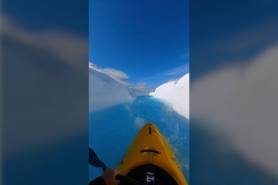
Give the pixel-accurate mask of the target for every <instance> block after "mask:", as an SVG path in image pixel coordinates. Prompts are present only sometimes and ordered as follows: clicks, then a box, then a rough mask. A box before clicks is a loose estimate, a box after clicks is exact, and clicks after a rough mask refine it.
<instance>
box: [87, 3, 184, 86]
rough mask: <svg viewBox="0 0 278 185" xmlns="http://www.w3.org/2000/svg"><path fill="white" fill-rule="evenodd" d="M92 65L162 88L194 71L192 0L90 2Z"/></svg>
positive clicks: (90, 56)
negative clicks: (190, 20)
mask: <svg viewBox="0 0 278 185" xmlns="http://www.w3.org/2000/svg"><path fill="white" fill-rule="evenodd" d="M89 13H90V18H89V21H90V24H89V29H90V30H89V33H90V53H89V58H90V61H91V62H93V63H95V64H96V65H97V66H98V67H110V68H114V69H117V70H121V71H123V72H125V73H127V75H128V77H129V79H128V80H129V81H130V82H132V83H139V82H146V83H147V84H148V85H150V86H153V85H158V84H160V83H163V82H165V81H167V80H170V79H175V78H178V77H180V76H181V75H182V74H184V73H186V72H188V62H189V55H188V45H189V42H188V30H189V27H188V26H189V25H188V24H189V23H188V1H187V0H176V1H172V0H152V1H149V0H141V1H130V0H117V1H114V0H101V1H90V11H89Z"/></svg>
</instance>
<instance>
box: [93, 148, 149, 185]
mask: <svg viewBox="0 0 278 185" xmlns="http://www.w3.org/2000/svg"><path fill="white" fill-rule="evenodd" d="M89 164H90V165H92V166H95V167H100V168H102V171H105V170H106V169H107V166H106V164H105V163H104V162H102V160H100V159H99V158H98V156H97V154H96V153H95V151H94V150H92V149H91V148H89ZM116 179H118V180H119V181H121V182H124V183H125V184H132V185H145V184H143V183H141V182H138V181H137V180H135V179H133V178H130V177H128V176H124V175H120V174H118V175H117V176H116Z"/></svg>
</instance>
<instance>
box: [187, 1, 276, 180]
mask: <svg viewBox="0 0 278 185" xmlns="http://www.w3.org/2000/svg"><path fill="white" fill-rule="evenodd" d="M277 20H278V2H277V1H271V0H259V1H250V0H233V1H223V0H210V1H206V0H192V1H190V73H191V74H190V77H191V83H190V165H191V166H190V184H191V185H211V184H213V185H224V184H225V185H232V184H237V185H247V184H252V185H262V184H267V185H277V184H278V147H277V146H278V145H277V140H278V135H277V131H278V122H277V113H278V111H277V104H278V98H277V96H278V85H277V84H278V83H277V79H278V77H277V70H278V62H277V61H278V47H277V46H278V34H277V33H278V21H277Z"/></svg>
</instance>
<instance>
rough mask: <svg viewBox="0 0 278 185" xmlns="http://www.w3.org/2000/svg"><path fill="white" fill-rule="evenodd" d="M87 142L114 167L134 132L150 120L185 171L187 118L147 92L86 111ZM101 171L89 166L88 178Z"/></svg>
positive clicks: (187, 137) (186, 159)
mask: <svg viewBox="0 0 278 185" xmlns="http://www.w3.org/2000/svg"><path fill="white" fill-rule="evenodd" d="M89 120H90V125H89V135H90V137H89V139H90V141H89V144H90V147H92V148H93V149H94V150H95V151H96V153H97V154H98V156H99V157H100V158H101V159H102V160H103V161H104V162H105V163H106V164H107V166H109V167H116V166H117V165H118V164H119V162H120V160H121V159H122V157H123V156H124V154H125V152H126V151H127V148H128V146H129V145H130V144H131V142H132V141H133V139H134V138H135V136H136V134H137V132H138V131H139V130H140V128H141V127H142V126H143V125H144V124H145V123H146V122H152V123H154V124H155V125H156V126H157V127H158V128H159V129H160V131H161V133H162V134H163V135H164V136H165V137H166V139H167V140H168V142H169V143H170V145H171V146H172V147H173V149H174V151H175V152H176V155H177V159H178V161H179V163H180V165H181V166H182V169H183V172H184V173H185V175H186V176H187V175H188V164H189V162H188V161H189V151H188V150H189V125H188V120H187V119H185V118H184V117H182V116H180V115H178V114H177V113H176V112H175V111H173V110H172V108H171V107H169V106H168V105H166V104H165V103H163V102H162V101H159V100H158V99H155V98H153V97H149V96H143V97H138V98H137V99H136V100H134V101H133V102H132V103H127V104H120V105H117V106H114V107H110V108H108V109H105V110H102V111H98V112H94V113H90V115H89ZM100 174H101V171H100V169H96V168H94V167H90V178H91V179H92V178H94V177H96V176H98V175H100Z"/></svg>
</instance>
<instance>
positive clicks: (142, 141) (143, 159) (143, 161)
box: [118, 123, 188, 185]
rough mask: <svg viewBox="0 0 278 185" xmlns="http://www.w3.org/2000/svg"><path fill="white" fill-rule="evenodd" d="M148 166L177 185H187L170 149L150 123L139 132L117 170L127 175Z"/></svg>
mask: <svg viewBox="0 0 278 185" xmlns="http://www.w3.org/2000/svg"><path fill="white" fill-rule="evenodd" d="M149 164H151V165H155V166H157V167H159V168H161V169H163V170H164V171H166V172H167V173H168V174H169V175H170V176H171V177H172V178H173V179H174V180H175V181H176V183H177V184H178V185H188V182H187V180H186V179H185V176H184V174H183V172H182V170H181V168H180V166H179V164H178V162H177V159H176V156H175V154H174V152H173V150H172V148H171V147H170V145H169V144H168V143H167V141H166V139H165V138H164V137H163V135H162V134H161V133H160V131H159V129H158V128H157V127H156V126H155V125H154V124H152V123H147V124H146V125H145V126H144V127H143V128H142V129H141V130H140V131H139V133H138V134H137V136H136V138H135V139H134V141H133V142H132V144H131V145H130V147H129V148H128V151H127V153H126V155H125V156H124V158H123V160H122V161H121V163H120V165H119V166H118V170H119V171H120V173H121V174H123V175H127V174H128V173H129V172H130V171H131V170H133V169H135V168H137V167H140V166H143V165H149Z"/></svg>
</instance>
